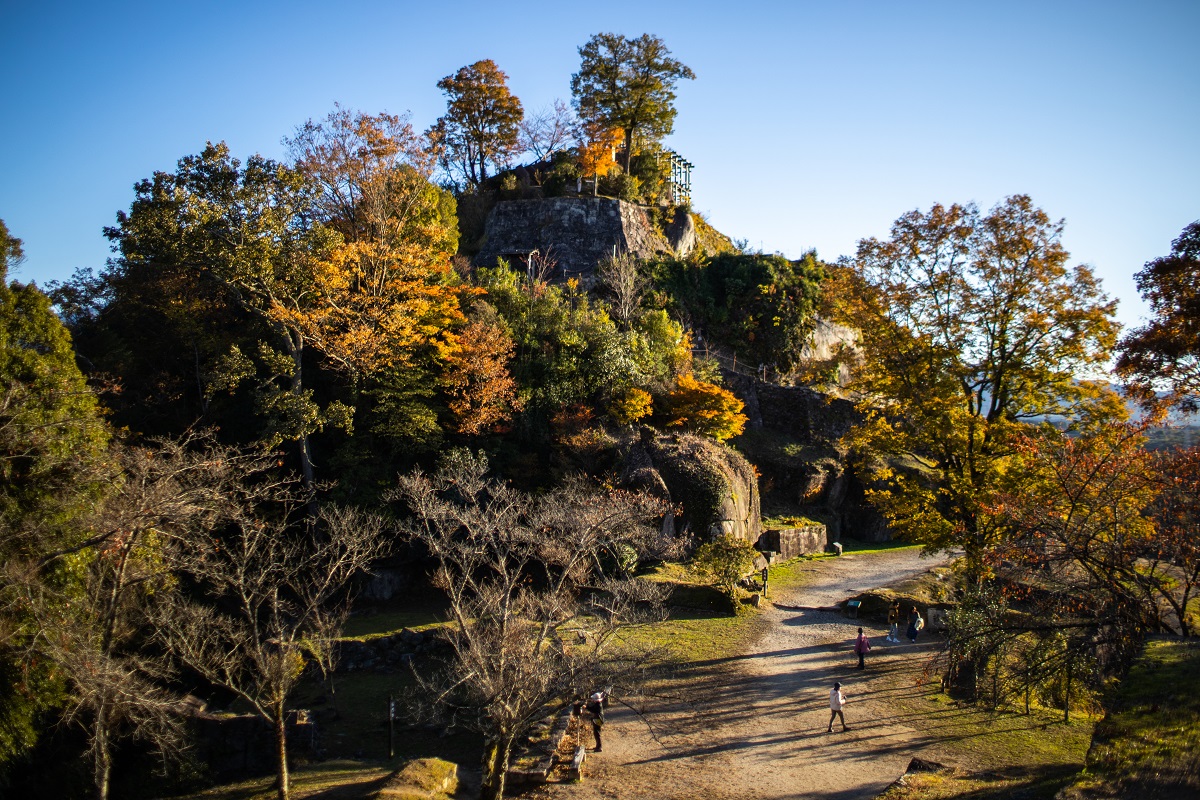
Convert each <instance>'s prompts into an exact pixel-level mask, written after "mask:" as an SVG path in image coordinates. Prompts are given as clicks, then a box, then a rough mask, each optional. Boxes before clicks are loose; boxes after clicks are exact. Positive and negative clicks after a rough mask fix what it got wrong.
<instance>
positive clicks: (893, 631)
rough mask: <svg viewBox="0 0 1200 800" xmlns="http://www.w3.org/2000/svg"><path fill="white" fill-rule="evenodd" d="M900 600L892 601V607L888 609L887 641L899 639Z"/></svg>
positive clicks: (897, 640)
mask: <svg viewBox="0 0 1200 800" xmlns="http://www.w3.org/2000/svg"><path fill="white" fill-rule="evenodd" d="M900 614H901V612H900V601H899V600H897V601H896V602H894V603H892V607H891V608H889V609H888V626H889V628H888V635H887V640H888V641H889V642H899V641H900Z"/></svg>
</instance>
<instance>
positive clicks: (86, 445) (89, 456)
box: [0, 222, 110, 775]
mask: <svg viewBox="0 0 1200 800" xmlns="http://www.w3.org/2000/svg"><path fill="white" fill-rule="evenodd" d="M0 249H2V251H3V254H2V255H3V260H2V261H0V530H3V535H0V775H2V773H3V771H4V769H5V767H6V766H7V765H8V764H10V763H11V762H12V760H13V759H15V758H17V757H19V756H20V755H21V754H23V753H24V752H26V751H27V750H28V749H29V748H31V747H32V746H33V745H34V743H35V742H36V740H37V737H38V731H39V725H38V715H39V714H40V713H41V712H42V711H44V710H45V709H47V708H49V707H52V706H54V705H56V704H57V703H58V702H59V701H60V700H61V697H62V695H61V691H62V688H63V687H62V685H61V682H60V681H59V680H58V678H57V676H56V674H55V673H54V672H53V671H52V670H51V669H50V668H49V665H48V664H47V663H46V662H45V661H44V660H41V659H37V658H31V657H30V655H29V654H30V653H31V652H33V651H32V649H31V648H32V647H33V646H34V644H35V643H36V641H37V639H38V635H39V633H40V631H39V626H38V623H37V619H36V615H35V614H34V613H33V610H32V609H31V607H30V605H29V603H28V602H27V594H26V593H25V592H24V591H23V588H22V587H24V586H25V585H27V584H28V582H29V580H30V579H31V578H32V577H38V576H42V575H43V574H44V573H46V572H47V571H48V570H49V571H54V570H52V569H49V568H48V567H47V566H46V564H45V561H46V559H47V555H48V554H49V553H53V552H56V551H62V550H65V549H69V548H72V547H75V546H77V545H78V544H79V542H80V540H81V539H83V538H85V537H83V536H82V535H81V534H80V532H79V530H78V525H77V520H78V519H79V518H80V517H81V516H83V515H84V514H86V513H87V511H88V510H89V508H90V507H91V505H92V504H93V503H94V502H95V501H96V500H97V499H98V498H99V497H100V496H102V494H103V491H104V487H105V485H106V484H107V482H108V479H109V478H110V471H109V470H108V469H107V464H106V461H105V457H106V452H107V445H108V437H109V432H108V429H107V427H106V426H105V424H104V422H103V419H102V417H101V412H100V408H99V405H98V403H97V402H96V398H95V396H94V395H93V394H92V392H91V391H90V390H89V389H88V387H87V386H86V384H85V382H84V379H83V376H82V375H81V374H80V372H79V368H78V367H77V366H76V364H75V353H74V350H73V349H72V347H71V338H70V335H69V334H68V333H67V330H66V328H64V326H63V324H62V322H61V321H60V320H59V319H58V317H56V316H55V315H54V313H53V312H52V311H51V309H50V300H49V298H47V297H46V295H44V294H43V293H42V292H40V291H39V290H38V289H37V287H35V286H33V285H31V284H21V283H17V282H15V281H13V282H11V283H10V282H9V280H8V268H9V267H10V266H13V265H15V264H16V263H18V262H19V260H20V257H21V255H22V251H21V241H20V240H19V239H16V238H15V237H12V236H11V235H10V234H9V233H8V230H7V228H6V227H5V226H4V224H3V222H0Z"/></svg>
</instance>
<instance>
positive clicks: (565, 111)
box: [517, 100, 579, 162]
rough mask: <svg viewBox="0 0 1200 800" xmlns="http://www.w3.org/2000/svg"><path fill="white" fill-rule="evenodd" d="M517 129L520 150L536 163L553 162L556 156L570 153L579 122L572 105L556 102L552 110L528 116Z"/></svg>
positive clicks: (546, 109)
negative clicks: (568, 150)
mask: <svg viewBox="0 0 1200 800" xmlns="http://www.w3.org/2000/svg"><path fill="white" fill-rule="evenodd" d="M517 127H518V129H519V130H520V137H519V139H518V147H519V148H520V150H521V151H522V152H525V153H529V154H530V155H532V156H533V158H534V160H535V161H538V162H542V161H551V160H552V159H553V158H554V156H555V155H556V154H558V153H564V152H566V151H567V149H568V148H570V146H571V142H572V141H574V140H575V139H576V138H577V137H578V128H579V120H578V119H576V117H575V113H574V112H573V111H571V107H570V106H569V105H567V104H566V103H564V102H563V101H562V100H555V101H554V103H553V105H551V106H550V108H543V109H540V110H539V111H537V112H535V113H533V114H528V115H526V116H525V118H524V119H523V120H521V123H520V125H518V126H517Z"/></svg>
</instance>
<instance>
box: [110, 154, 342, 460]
mask: <svg viewBox="0 0 1200 800" xmlns="http://www.w3.org/2000/svg"><path fill="white" fill-rule="evenodd" d="M136 191H137V196H136V198H135V199H134V202H133V205H132V206H131V208H130V211H129V213H125V212H121V213H119V214H118V215H117V225H116V227H113V228H109V229H107V231H106V234H107V235H108V237H109V238H110V239H111V240H112V241H113V242H114V244H115V245H116V247H117V248H119V252H120V257H119V258H117V259H114V260H113V261H111V262H110V264H109V267H108V270H107V273H108V274H107V275H106V276H105V277H106V278H107V279H108V281H109V282H110V284H115V285H119V284H120V283H121V281H122V279H124V278H126V277H127V276H131V275H132V274H134V273H138V272H147V271H149V272H163V273H165V274H166V275H167V276H178V277H180V278H181V279H182V281H183V285H184V286H187V285H190V284H191V283H193V282H196V281H198V282H201V283H205V282H207V283H212V284H215V285H216V286H217V287H218V288H219V290H220V292H221V294H222V297H223V299H225V300H226V301H227V302H231V303H232V304H234V305H235V307H236V309H237V310H238V311H239V312H241V313H242V314H244V315H246V316H248V317H250V318H252V319H253V320H254V321H255V322H256V323H257V325H258V326H259V327H260V329H261V330H262V331H264V332H265V334H266V335H265V336H264V338H263V339H259V340H256V341H255V340H252V341H250V342H246V343H245V344H244V346H239V345H238V344H236V343H235V344H234V345H232V346H231V348H230V350H229V351H228V353H227V355H226V356H225V357H224V358H223V359H222V360H221V362H220V363H219V364H217V365H213V366H211V367H210V376H209V381H210V383H209V385H208V386H207V387H205V393H206V394H209V395H211V394H212V393H215V392H216V391H218V390H220V389H223V388H231V387H236V386H238V385H240V384H241V383H243V382H246V381H249V382H250V383H251V384H252V385H253V386H254V387H255V396H256V400H257V407H258V411H259V413H260V415H261V416H262V418H263V419H264V421H265V423H266V424H265V430H264V431H263V433H262V437H263V440H264V441H265V443H266V444H267V445H268V446H272V447H273V446H276V445H278V444H279V443H281V442H283V441H294V442H296V443H297V445H298V450H299V458H300V465H301V471H302V473H303V475H304V478H305V480H307V481H309V482H310V483H311V481H312V480H313V462H312V452H311V445H310V436H311V435H312V434H313V433H315V432H317V431H319V430H321V429H322V428H323V427H324V426H325V425H326V424H329V423H331V422H332V423H335V424H340V425H346V424H348V422H349V413H348V412H349V409H348V408H347V407H346V406H345V405H344V404H341V403H338V402H333V403H326V404H322V403H320V402H319V401H318V400H317V399H316V397H315V396H314V393H313V391H312V389H311V388H310V387H309V386H308V385H306V383H305V368H306V366H307V363H306V358H305V353H306V349H307V348H308V347H309V345H310V343H311V341H312V336H311V331H312V325H311V317H310V316H309V313H310V312H311V311H312V310H313V308H314V304H315V300H316V297H317V292H316V286H315V285H314V284H315V278H314V272H315V268H316V266H317V265H318V264H319V263H321V262H322V260H326V259H329V258H330V257H331V254H332V253H333V252H334V250H335V248H336V247H337V245H338V244H339V242H340V239H341V237H340V236H339V235H338V234H337V233H336V232H335V231H333V230H332V229H330V228H327V227H325V226H323V225H321V224H320V223H319V222H314V220H313V217H314V213H313V211H314V207H313V202H314V196H313V191H312V188H311V186H310V185H309V184H308V183H307V182H306V181H305V179H304V176H303V175H302V174H301V173H299V172H297V171H295V170H292V169H289V168H288V167H286V166H284V165H281V164H278V163H276V162H274V161H271V160H269V159H265V158H262V157H261V156H257V155H256V156H252V157H251V158H250V159H248V160H247V162H246V164H245V166H243V165H242V164H241V162H239V161H238V160H237V159H235V158H232V157H231V156H230V155H229V148H228V147H226V146H225V145H224V144H223V143H222V144H216V145H213V144H209V145H208V146H207V147H205V149H204V151H203V152H202V153H200V154H199V155H196V156H187V157H185V158H182V159H180V161H179V164H178V168H177V169H176V171H175V173H174V174H170V173H164V172H159V173H156V174H155V176H154V178H153V179H152V180H148V181H142V182H140V183H139V184H137V186H136ZM157 302H158V303H159V304H169V302H170V301H169V298H158V299H157ZM203 321H204V322H209V320H208V319H205V320H203Z"/></svg>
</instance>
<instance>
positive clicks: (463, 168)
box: [427, 58, 524, 187]
mask: <svg viewBox="0 0 1200 800" xmlns="http://www.w3.org/2000/svg"><path fill="white" fill-rule="evenodd" d="M437 85H438V88H439V89H441V90H442V91H443V92H445V93H446V97H447V98H448V100H449V102H448V107H447V109H446V114H445V115H444V116H442V117H440V118H439V119H438V121H437V122H436V123H435V124H434V126H433V127H432V128H430V129H429V131H428V133H427V136H428V137H429V139H430V142H431V144H432V145H433V148H434V152H435V153H436V154H437V157H438V161H439V162H440V163H441V165H442V167H443V168H444V169H445V170H446V171H447V172H448V173H450V174H451V175H455V176H457V177H460V178H461V179H462V180H464V181H466V183H467V184H468V185H469V186H473V187H477V186H479V185H480V184H481V183H483V182H484V181H486V180H487V178H488V165H489V164H490V165H493V166H494V167H496V168H497V169H500V168H502V167H504V166H506V165H507V164H508V162H509V159H510V158H511V157H512V156H513V155H514V154H515V153H516V152H517V149H518V139H519V134H520V129H519V126H520V124H521V120H522V118H523V116H524V112H523V111H522V109H521V101H520V100H518V99H517V98H516V97H515V96H514V95H513V94H512V92H510V91H509V89H508V75H506V74H505V73H504V72H503V71H501V70H500V68H499V67H497V66H496V62H494V61H492V60H491V59H490V58H489V59H484V60H482V61H476V62H475V63H474V64H469V65H468V66H465V67H463V68H462V69H460V70H458V72H456V73H454V74H453V75H447V76H446V77H444V78H442V79H441V80H440V81H438V84H437Z"/></svg>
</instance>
